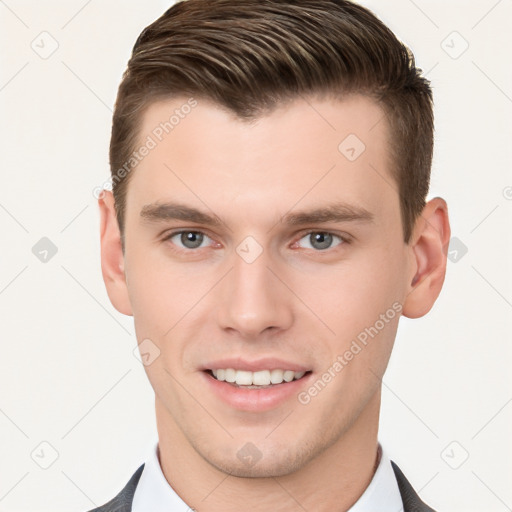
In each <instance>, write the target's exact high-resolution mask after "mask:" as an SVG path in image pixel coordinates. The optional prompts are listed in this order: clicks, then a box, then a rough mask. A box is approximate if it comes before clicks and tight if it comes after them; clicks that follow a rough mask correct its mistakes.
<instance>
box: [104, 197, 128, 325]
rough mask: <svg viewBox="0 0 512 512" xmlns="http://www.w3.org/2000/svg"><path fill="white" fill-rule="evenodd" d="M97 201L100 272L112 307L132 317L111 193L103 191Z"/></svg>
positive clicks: (119, 235)
mask: <svg viewBox="0 0 512 512" xmlns="http://www.w3.org/2000/svg"><path fill="white" fill-rule="evenodd" d="M102 196H103V197H101V198H100V199H98V206H99V209H100V244H101V272H102V275H103V281H104V282H105V286H106V288H107V294H108V297H109V299H110V302H111V303H112V305H113V306H114V307H115V308H116V309H117V310H118V311H119V312H120V313H123V314H124V315H129V316H132V308H131V304H130V300H129V295H128V288H127V285H126V273H125V266H124V265H125V261H124V255H123V251H122V246H121V234H120V231H119V225H118V223H117V218H116V214H115V206H114V204H115V201H114V196H113V195H112V192H110V191H108V190H105V191H103V194H102Z"/></svg>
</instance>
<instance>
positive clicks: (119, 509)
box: [89, 464, 144, 512]
mask: <svg viewBox="0 0 512 512" xmlns="http://www.w3.org/2000/svg"><path fill="white" fill-rule="evenodd" d="M143 469H144V464H142V465H141V466H140V467H139V468H138V469H137V471H135V473H134V474H133V475H132V477H131V478H130V480H129V481H128V483H127V484H126V485H125V486H124V488H123V489H122V490H121V492H120V493H119V494H118V495H117V496H116V497H115V498H112V499H111V500H110V501H109V502H108V503H105V505H102V506H101V507H98V508H95V509H93V510H90V511H89V512H130V511H131V509H132V502H133V495H134V494H135V488H136V487H137V484H138V483H139V479H140V476H141V475H142V470H143Z"/></svg>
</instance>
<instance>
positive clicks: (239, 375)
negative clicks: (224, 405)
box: [235, 370, 252, 386]
mask: <svg viewBox="0 0 512 512" xmlns="http://www.w3.org/2000/svg"><path fill="white" fill-rule="evenodd" d="M235 382H236V383H237V384H238V385H239V386H250V385H251V384H252V372H246V371H245V370H238V371H237V372H236V379H235Z"/></svg>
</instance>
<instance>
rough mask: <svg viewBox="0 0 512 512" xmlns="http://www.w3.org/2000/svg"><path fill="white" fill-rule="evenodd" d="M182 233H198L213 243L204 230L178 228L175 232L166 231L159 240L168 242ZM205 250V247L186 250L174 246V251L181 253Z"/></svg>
mask: <svg viewBox="0 0 512 512" xmlns="http://www.w3.org/2000/svg"><path fill="white" fill-rule="evenodd" d="M182 233H200V234H201V235H203V236H205V237H207V238H209V239H210V240H211V241H213V242H215V239H214V238H213V237H212V236H211V235H210V234H208V232H207V231H206V230H204V229H200V228H180V229H175V230H171V231H167V232H166V233H165V234H164V235H163V236H162V239H161V240H162V242H169V241H170V239H171V238H173V237H174V236H176V235H180V234H182ZM217 243H218V242H217ZM173 245H176V244H174V243H173ZM206 248H207V247H198V248H196V249H188V248H183V247H180V246H176V250H177V251H182V252H197V251H199V250H200V249H206Z"/></svg>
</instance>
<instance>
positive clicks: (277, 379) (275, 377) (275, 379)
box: [270, 370, 284, 384]
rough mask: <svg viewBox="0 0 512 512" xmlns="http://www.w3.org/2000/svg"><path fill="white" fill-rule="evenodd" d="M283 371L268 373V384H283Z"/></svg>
mask: <svg viewBox="0 0 512 512" xmlns="http://www.w3.org/2000/svg"><path fill="white" fill-rule="evenodd" d="M283 373H284V371H283V370H272V371H271V372H270V382H272V384H281V382H283Z"/></svg>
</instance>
